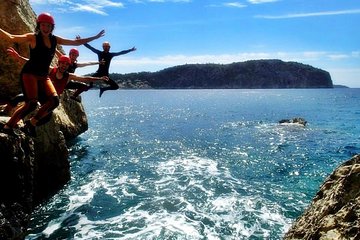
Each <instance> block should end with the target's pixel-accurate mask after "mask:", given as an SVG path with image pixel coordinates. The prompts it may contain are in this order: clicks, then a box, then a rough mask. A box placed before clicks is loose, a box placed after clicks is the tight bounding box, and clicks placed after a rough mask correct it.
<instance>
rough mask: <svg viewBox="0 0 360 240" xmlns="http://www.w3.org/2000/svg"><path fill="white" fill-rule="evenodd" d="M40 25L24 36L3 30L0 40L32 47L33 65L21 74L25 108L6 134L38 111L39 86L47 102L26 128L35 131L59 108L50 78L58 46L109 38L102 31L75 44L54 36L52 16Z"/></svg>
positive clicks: (44, 16)
mask: <svg viewBox="0 0 360 240" xmlns="http://www.w3.org/2000/svg"><path fill="white" fill-rule="evenodd" d="M36 23H37V25H36V29H35V33H26V34H22V35H12V34H10V33H8V32H6V31H4V30H3V29H1V28H0V39H5V40H9V41H11V42H15V43H28V44H29V47H30V57H29V61H27V62H26V63H25V65H24V67H23V69H22V71H21V82H22V88H23V93H24V95H25V104H24V105H23V106H22V107H20V108H19V109H18V110H16V111H15V113H14V114H13V115H12V117H11V118H10V120H9V121H8V122H7V123H6V124H5V125H4V127H3V129H4V130H5V131H9V132H12V128H15V127H16V125H17V123H18V122H19V121H20V120H21V119H23V118H25V116H26V115H28V114H29V113H31V112H32V111H34V110H35V109H36V107H37V104H38V90H39V89H38V85H40V86H41V89H40V90H41V91H43V92H44V94H46V98H47V100H46V102H45V103H44V104H43V105H41V107H40V109H39V110H38V112H37V113H36V115H35V116H34V117H33V118H31V121H27V122H26V124H25V127H26V128H35V126H36V123H37V121H39V120H40V119H41V118H42V117H45V116H46V115H47V114H48V113H49V112H51V111H52V110H53V109H55V108H56V107H57V106H58V105H59V97H58V95H57V93H56V90H55V88H54V86H53V84H52V82H51V80H50V78H49V76H48V72H49V67H50V64H51V61H52V59H53V57H54V55H55V49H56V45H57V44H61V45H75V46H79V45H81V44H84V43H88V42H90V41H92V40H94V39H97V38H100V37H102V36H104V34H105V31H104V30H102V31H100V32H99V33H98V34H97V35H95V36H92V37H89V38H83V39H75V40H70V39H64V38H61V37H59V36H55V35H53V34H52V32H53V30H54V26H55V21H54V18H53V17H52V16H51V15H50V14H49V13H42V14H40V15H39V16H38V18H37V21H36Z"/></svg>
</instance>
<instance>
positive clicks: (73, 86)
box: [56, 48, 105, 102]
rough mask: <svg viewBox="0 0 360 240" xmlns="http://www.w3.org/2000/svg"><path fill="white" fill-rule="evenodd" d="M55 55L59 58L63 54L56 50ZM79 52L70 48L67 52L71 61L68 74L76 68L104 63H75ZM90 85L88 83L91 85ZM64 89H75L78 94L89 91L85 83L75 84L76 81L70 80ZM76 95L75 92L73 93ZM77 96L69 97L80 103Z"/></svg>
mask: <svg viewBox="0 0 360 240" xmlns="http://www.w3.org/2000/svg"><path fill="white" fill-rule="evenodd" d="M56 55H57V57H58V58H60V57H61V56H62V55H63V54H62V53H61V52H60V51H59V50H56ZM79 55H80V54H79V50H77V49H76V48H72V49H70V51H69V58H70V60H71V64H70V66H69V68H68V70H67V71H68V72H69V73H75V70H76V69H77V68H78V67H86V66H91V65H98V64H104V63H105V62H104V61H101V62H85V63H79V62H78V61H77V58H78V57H79ZM91 84H92V83H90V85H91ZM66 89H76V90H78V91H79V92H82V91H84V90H87V89H89V86H88V85H87V84H86V83H83V82H77V81H73V80H70V81H69V83H68V84H67V86H66ZM75 93H76V92H75ZM78 95H79V94H77V93H76V94H75V95H74V94H72V95H71V96H70V98H71V99H72V100H75V101H77V102H80V101H81V100H80V98H78Z"/></svg>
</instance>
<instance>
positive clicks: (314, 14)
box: [255, 9, 360, 19]
mask: <svg viewBox="0 0 360 240" xmlns="http://www.w3.org/2000/svg"><path fill="white" fill-rule="evenodd" d="M345 14H360V9H349V10H340V11H325V12H312V13H294V14H285V15H257V16H255V17H257V18H265V19H284V18H304V17H319V16H330V15H345Z"/></svg>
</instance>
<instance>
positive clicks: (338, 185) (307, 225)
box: [284, 155, 360, 240]
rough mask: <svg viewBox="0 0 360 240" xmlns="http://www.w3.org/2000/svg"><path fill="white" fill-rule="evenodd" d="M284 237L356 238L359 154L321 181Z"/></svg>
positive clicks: (310, 239) (359, 224)
mask: <svg viewBox="0 0 360 240" xmlns="http://www.w3.org/2000/svg"><path fill="white" fill-rule="evenodd" d="M284 239H285V240H290V239H291V240H295V239H299V240H300V239H302V240H313V239H319V240H325V239H339V240H340V239H349V240H350V239H354V240H355V239H360V155H356V156H354V157H353V158H352V159H350V160H348V161H346V162H345V163H343V164H341V165H340V166H339V167H338V168H337V169H335V171H334V172H333V173H332V174H331V175H330V176H329V177H328V178H327V179H326V180H325V182H324V183H323V184H322V185H321V187H320V190H319V192H318V193H317V194H316V196H315V197H314V199H313V201H312V203H311V204H310V206H309V207H308V209H307V210H306V211H305V212H304V213H303V215H302V216H300V217H299V218H298V219H297V220H296V221H295V223H294V224H293V226H292V227H291V228H290V230H289V231H288V232H287V233H286V235H285V237H284Z"/></svg>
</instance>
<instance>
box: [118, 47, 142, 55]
mask: <svg viewBox="0 0 360 240" xmlns="http://www.w3.org/2000/svg"><path fill="white" fill-rule="evenodd" d="M132 51H136V47H132V48H130V49H127V50H123V51H121V52H117V53H113V55H114V56H119V55H124V54H127V53H129V52H132Z"/></svg>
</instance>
